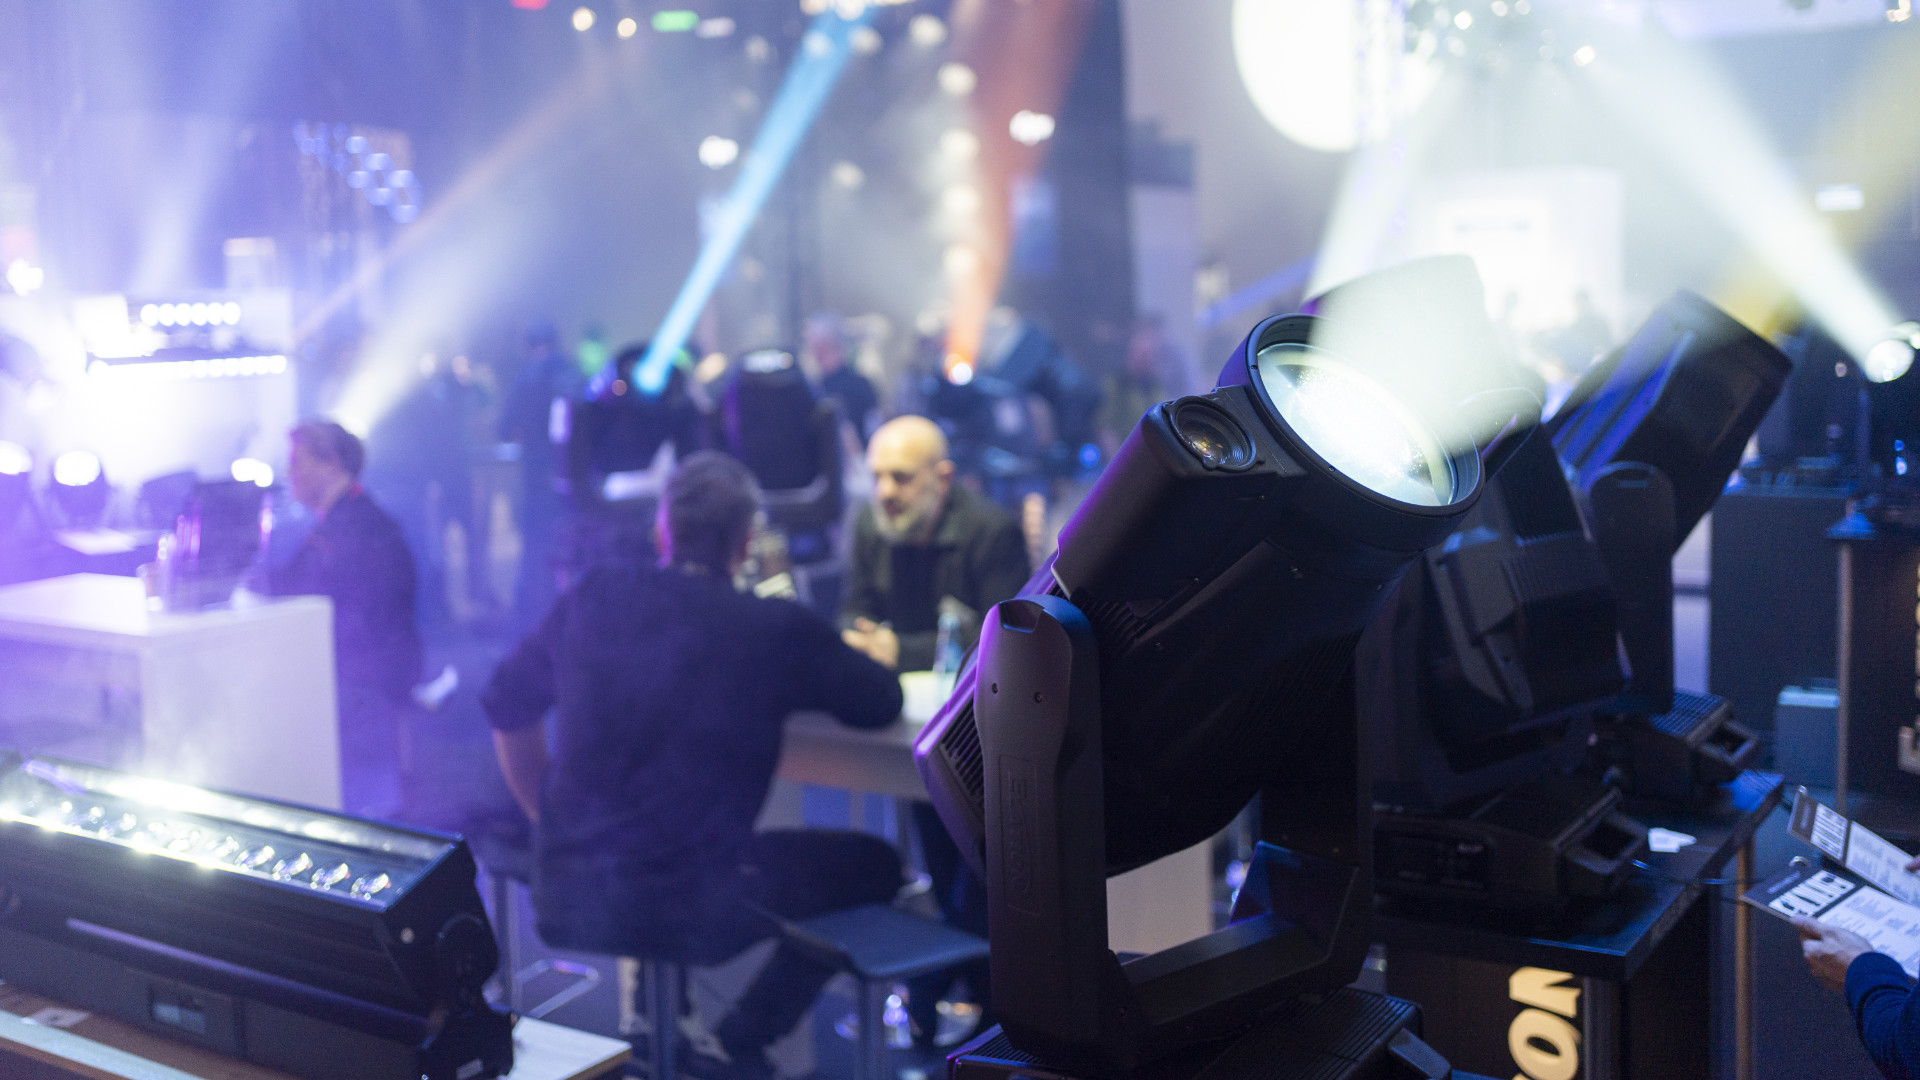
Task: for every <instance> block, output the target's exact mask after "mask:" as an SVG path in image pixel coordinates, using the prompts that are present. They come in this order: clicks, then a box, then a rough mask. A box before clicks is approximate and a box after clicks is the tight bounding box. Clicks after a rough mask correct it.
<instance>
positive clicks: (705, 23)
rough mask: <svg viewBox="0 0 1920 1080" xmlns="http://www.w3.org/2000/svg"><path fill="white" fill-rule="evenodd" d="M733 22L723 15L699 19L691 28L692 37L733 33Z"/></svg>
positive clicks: (721, 36) (714, 36)
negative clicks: (697, 23)
mask: <svg viewBox="0 0 1920 1080" xmlns="http://www.w3.org/2000/svg"><path fill="white" fill-rule="evenodd" d="M733 27H734V22H733V20H732V19H729V18H727V17H726V16H725V15H722V16H720V17H719V18H716V19H701V20H700V22H699V25H697V26H695V27H694V28H693V36H694V37H702V38H723V37H726V36H727V35H729V34H731V33H733Z"/></svg>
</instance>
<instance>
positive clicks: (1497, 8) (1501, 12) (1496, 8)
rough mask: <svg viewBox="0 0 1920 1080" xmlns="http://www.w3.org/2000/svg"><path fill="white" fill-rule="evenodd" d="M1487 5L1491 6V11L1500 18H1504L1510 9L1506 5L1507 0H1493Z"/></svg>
mask: <svg viewBox="0 0 1920 1080" xmlns="http://www.w3.org/2000/svg"><path fill="white" fill-rule="evenodd" d="M1488 6H1489V7H1491V8H1493V13H1494V14H1495V15H1498V16H1500V17H1502V18H1505V17H1506V14H1507V12H1508V11H1509V10H1511V9H1510V8H1508V7H1507V0H1493V3H1492V4H1490V5H1488Z"/></svg>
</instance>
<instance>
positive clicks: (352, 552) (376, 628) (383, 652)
mask: <svg viewBox="0 0 1920 1080" xmlns="http://www.w3.org/2000/svg"><path fill="white" fill-rule="evenodd" d="M414 588H415V578H414V566H413V553H412V552H410V551H408V550H407V542H406V540H405V539H403V538H402V537H401V535H400V526H399V525H397V524H395V523H394V520H393V519H392V518H391V517H388V516H387V512H386V511H384V510H382V509H380V507H379V506H378V505H376V504H375V503H374V501H373V500H372V499H370V498H368V497H367V495H366V494H365V493H364V492H362V491H361V490H360V489H359V488H357V487H356V488H355V489H354V490H353V491H351V492H349V493H348V494H346V495H343V496H341V498H340V501H339V502H336V503H334V504H333V507H332V508H331V509H329V510H328V511H327V516H326V517H324V518H322V519H320V523H319V524H318V525H315V526H314V528H313V531H312V532H310V533H308V534H307V537H306V539H305V540H303V541H301V543H300V546H299V548H297V549H296V550H295V551H294V553H293V557H292V558H291V559H288V560H287V563H286V565H285V566H283V567H281V568H280V569H279V570H277V571H275V572H274V573H273V575H272V591H273V592H274V593H275V594H276V595H280V596H290V595H314V594H317V595H320V596H325V597H328V598H329V599H331V600H332V601H333V662H334V669H335V671H336V673H337V674H338V678H339V682H340V686H341V689H342V691H343V692H371V693H374V694H376V695H377V696H379V697H382V698H386V699H389V700H392V701H402V700H405V698H406V697H407V694H408V692H409V691H410V690H411V689H412V688H413V685H414V683H415V682H417V681H418V680H419V678H420V667H421V649H420V634H419V631H418V630H417V629H416V628H415V626H414V621H413V597H414Z"/></svg>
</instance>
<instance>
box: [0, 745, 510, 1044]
mask: <svg viewBox="0 0 1920 1080" xmlns="http://www.w3.org/2000/svg"><path fill="white" fill-rule="evenodd" d="M0 897H3V898H4V903H0V978H3V979H5V980H6V981H7V982H9V983H14V984H17V985H19V986H22V987H26V988H28V989H30V990H34V991H36V992H40V993H44V994H46V995H48V996H49V997H52V998H55V999H57V1000H59V1001H61V1002H62V1003H64V1004H69V1005H73V1006H76V1007H78V1008H82V1009H86V1010H89V1011H92V1012H96V1013H100V1014H103V1015H106V1016H112V1017H114V1018H116V1019H119V1020H124V1021H126V1022H128V1023H132V1024H136V1025H138V1026H140V1027H142V1028H144V1029H146V1030H148V1031H153V1032H156V1033H159V1034H162V1035H166V1036H169V1037H171V1038H175V1039H179V1040H181V1041H183V1042H189V1043H193V1044H195V1045H199V1046H204V1047H206V1048H208V1049H211V1050H214V1051H217V1052H219V1053H223V1054H228V1055H231V1056H233V1057H236V1058H242V1059H245V1060H247V1061H252V1062H256V1063H258V1064H260V1065H265V1066H268V1067H270V1068H275V1069H283V1070H285V1071H287V1072H289V1073H292V1074H294V1075H296V1076H304V1077H311V1078H313V1080H333V1078H337V1077H342V1076H353V1077H357V1078H365V1080H389V1078H390V1080H418V1078H424V1080H472V1078H475V1077H491V1076H498V1075H500V1074H502V1073H505V1072H507V1071H508V1070H509V1069H511V1068H512V1067H513V1040H512V1029H511V1023H512V1022H511V1020H510V1019H509V1017H507V1016H506V1015H505V1014H502V1013H498V1012H495V1011H493V1010H492V1009H491V1008H489V1007H488V1005H487V1003H486V1000H485V999H484V998H483V997H482V996H481V984H482V983H483V982H485V980H486V979H487V977H488V976H489V975H490V974H492V972H493V969H494V966H495V964H496V962H497V961H498V959H499V952H498V950H497V948H496V947H495V944H494V938H493V931H492V929H491V928H490V927H489V926H488V923H487V915H486V911H485V909H484V908H482V906H481V904H480V895H479V893H478V892H477V891H476V890H475V889H474V863H473V857H472V856H471V855H470V854H469V853H468V852H467V847H466V844H465V843H463V842H462V841H461V840H459V839H458V838H457V837H451V836H444V835H441V834H437V833H430V832H423V831H419V830H414V829H402V828H398V827H395V826H389V825H380V824H375V823H373V822H368V821H361V820H357V819H354V818H347V817H341V816H338V815H334V814H328V813H324V812H321V811H317V810H308V809H304V808H301V807H296V806H289V805H284V804H280V803H273V802H267V801H264V800H261V799H252V798H245V797H241V796H236V795H226V794H221V793H218V792H213V791H207V790H204V789H201V788H195V787H189V786H187V785H184V784H175V783H169V782H166V781H160V780H152V779H146V778H142V777H136V776H130V775H127V774H125V773H119V772H114V771H112V770H109V769H101V768H95V767H93V766H89V765H80V764H76V763H72V762H66V761H60V760H57V759H52V758H33V759H28V760H24V761H23V760H22V759H21V758H20V757H19V756H18V755H15V754H5V755H4V756H3V757H0Z"/></svg>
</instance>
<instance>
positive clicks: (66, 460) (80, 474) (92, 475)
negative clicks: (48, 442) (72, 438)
mask: <svg viewBox="0 0 1920 1080" xmlns="http://www.w3.org/2000/svg"><path fill="white" fill-rule="evenodd" d="M98 479H100V459H99V458H98V457H97V456H95V455H94V453H93V452H92V451H90V450H69V451H67V452H66V453H64V454H61V455H60V456H59V457H57V458H54V459H53V482H54V483H56V484H64V485H66V486H67V487H86V486H87V485H88V484H91V483H93V482H94V481H95V480H98Z"/></svg>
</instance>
